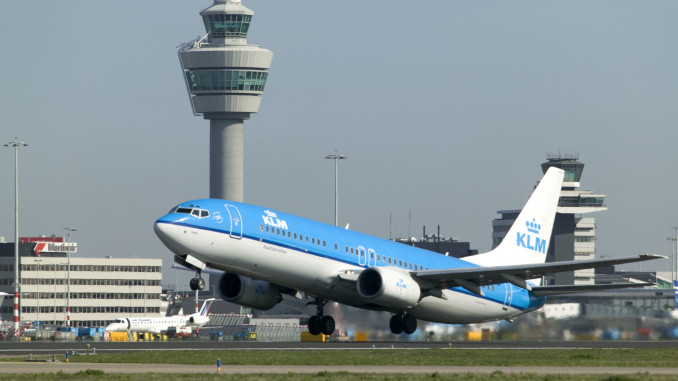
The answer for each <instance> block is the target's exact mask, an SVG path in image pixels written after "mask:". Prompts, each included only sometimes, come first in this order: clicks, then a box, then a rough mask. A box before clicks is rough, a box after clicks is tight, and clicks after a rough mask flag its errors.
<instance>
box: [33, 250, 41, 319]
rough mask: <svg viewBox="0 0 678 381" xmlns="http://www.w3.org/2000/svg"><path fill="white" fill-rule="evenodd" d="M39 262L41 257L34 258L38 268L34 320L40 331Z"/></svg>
mask: <svg viewBox="0 0 678 381" xmlns="http://www.w3.org/2000/svg"><path fill="white" fill-rule="evenodd" d="M40 262H42V259H36V260H35V263H36V269H37V270H38V292H37V294H38V297H37V299H36V300H37V302H36V304H37V307H36V317H35V321H36V322H37V323H38V331H40Z"/></svg>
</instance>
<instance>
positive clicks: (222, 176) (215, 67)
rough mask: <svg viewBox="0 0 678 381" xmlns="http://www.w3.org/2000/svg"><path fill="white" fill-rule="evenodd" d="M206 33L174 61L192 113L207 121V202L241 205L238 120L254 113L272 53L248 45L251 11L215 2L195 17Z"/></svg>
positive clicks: (228, 0) (233, 2)
mask: <svg viewBox="0 0 678 381" xmlns="http://www.w3.org/2000/svg"><path fill="white" fill-rule="evenodd" d="M200 15H201V16H202V19H203V22H204V24H205V29H206V31H207V34H206V35H205V36H203V37H202V38H199V39H196V40H193V41H190V42H187V43H185V44H182V45H181V47H180V48H179V61H180V62H181V68H182V71H183V74H184V80H185V81H186V89H187V90H188V94H189V97H190V100H191V107H192V108H193V114H194V115H196V116H199V115H202V116H203V117H204V118H205V119H208V120H209V121H210V194H209V195H210V198H223V199H228V200H233V201H238V202H242V201H243V177H244V176H243V161H244V129H243V121H244V120H245V119H249V117H250V114H252V113H255V112H258V111H259V104H260V103H261V95H262V94H263V92H264V86H265V85H266V78H267V76H268V69H269V68H270V67H271V61H272V59H273V52H271V51H270V50H267V49H262V48H260V47H258V46H256V45H248V44H247V31H248V30H249V27H250V22H251V21H252V16H253V15H254V12H253V11H251V10H250V9H248V8H246V7H244V6H243V5H242V4H241V1H240V0H214V4H213V5H212V6H210V7H209V8H207V9H205V10H203V11H202V12H200Z"/></svg>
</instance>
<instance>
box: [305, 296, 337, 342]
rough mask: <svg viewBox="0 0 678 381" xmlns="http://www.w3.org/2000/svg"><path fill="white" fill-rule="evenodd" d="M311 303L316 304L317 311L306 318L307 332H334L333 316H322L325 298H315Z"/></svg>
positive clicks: (326, 333)
mask: <svg viewBox="0 0 678 381" xmlns="http://www.w3.org/2000/svg"><path fill="white" fill-rule="evenodd" d="M311 304H316V305H317V306H318V312H317V313H316V314H315V315H313V316H311V317H310V318H308V332H309V333H310V334H311V335H319V334H321V333H322V334H325V335H331V334H332V332H334V318H333V317H332V316H330V315H325V316H323V307H324V306H325V304H327V301H326V300H323V299H320V298H316V300H315V302H312V303H311Z"/></svg>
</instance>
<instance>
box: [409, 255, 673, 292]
mask: <svg viewBox="0 0 678 381" xmlns="http://www.w3.org/2000/svg"><path fill="white" fill-rule="evenodd" d="M662 258H663V259H666V257H664V256H662V255H656V254H643V255H638V256H633V257H621V258H605V259H590V260H584V261H563V262H549V263H533V264H525V265H509V266H488V267H466V268H458V269H441V270H421V271H413V272H412V275H414V276H415V277H416V278H419V279H422V280H425V281H428V282H431V283H433V284H436V285H442V286H443V288H447V287H453V286H456V285H459V286H461V285H462V284H461V283H465V284H467V282H472V283H474V284H476V285H478V286H488V285H491V284H501V283H506V282H509V283H512V284H514V285H516V286H518V287H523V288H528V287H525V283H524V282H522V280H529V279H535V278H541V277H542V276H544V275H546V274H552V273H558V272H563V271H574V270H582V269H591V268H596V267H603V266H613V265H620V264H624V263H633V262H642V261H649V260H652V259H662ZM460 281H461V282H460ZM532 288H535V286H532ZM528 289H529V288H528Z"/></svg>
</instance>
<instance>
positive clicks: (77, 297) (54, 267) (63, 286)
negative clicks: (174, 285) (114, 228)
mask: <svg viewBox="0 0 678 381" xmlns="http://www.w3.org/2000/svg"><path fill="white" fill-rule="evenodd" d="M36 245H37V243H35V242H30V243H21V244H20V258H19V260H20V264H19V279H20V283H21V289H20V295H19V310H20V313H19V319H20V320H21V321H29V322H34V321H36V322H41V324H44V325H45V326H52V325H54V326H65V325H66V324H65V323H66V306H67V299H68V297H67V294H68V292H69V288H68V286H67V284H68V283H67V280H68V278H69V271H68V267H69V266H68V259H67V256H66V253H54V252H43V253H41V255H40V256H38V255H37V254H35V252H34V249H35V246H36ZM2 246H5V247H2ZM13 252H14V245H13V244H12V243H5V244H0V291H4V292H7V293H9V294H10V295H9V296H7V297H5V299H4V301H3V303H2V308H1V310H0V312H1V316H2V320H4V321H12V320H13V308H14V307H13V306H14V298H13V295H14V287H13V283H14V254H13ZM8 254H11V255H8ZM161 282H162V260H161V259H144V258H110V257H108V258H82V257H77V256H74V255H71V256H70V302H69V303H68V304H69V305H70V309H71V316H70V320H71V326H72V327H100V326H105V325H106V324H108V323H109V322H110V321H112V320H114V319H116V318H118V317H120V316H136V317H143V316H160V312H161V308H160V307H161V299H160V293H161Z"/></svg>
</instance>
